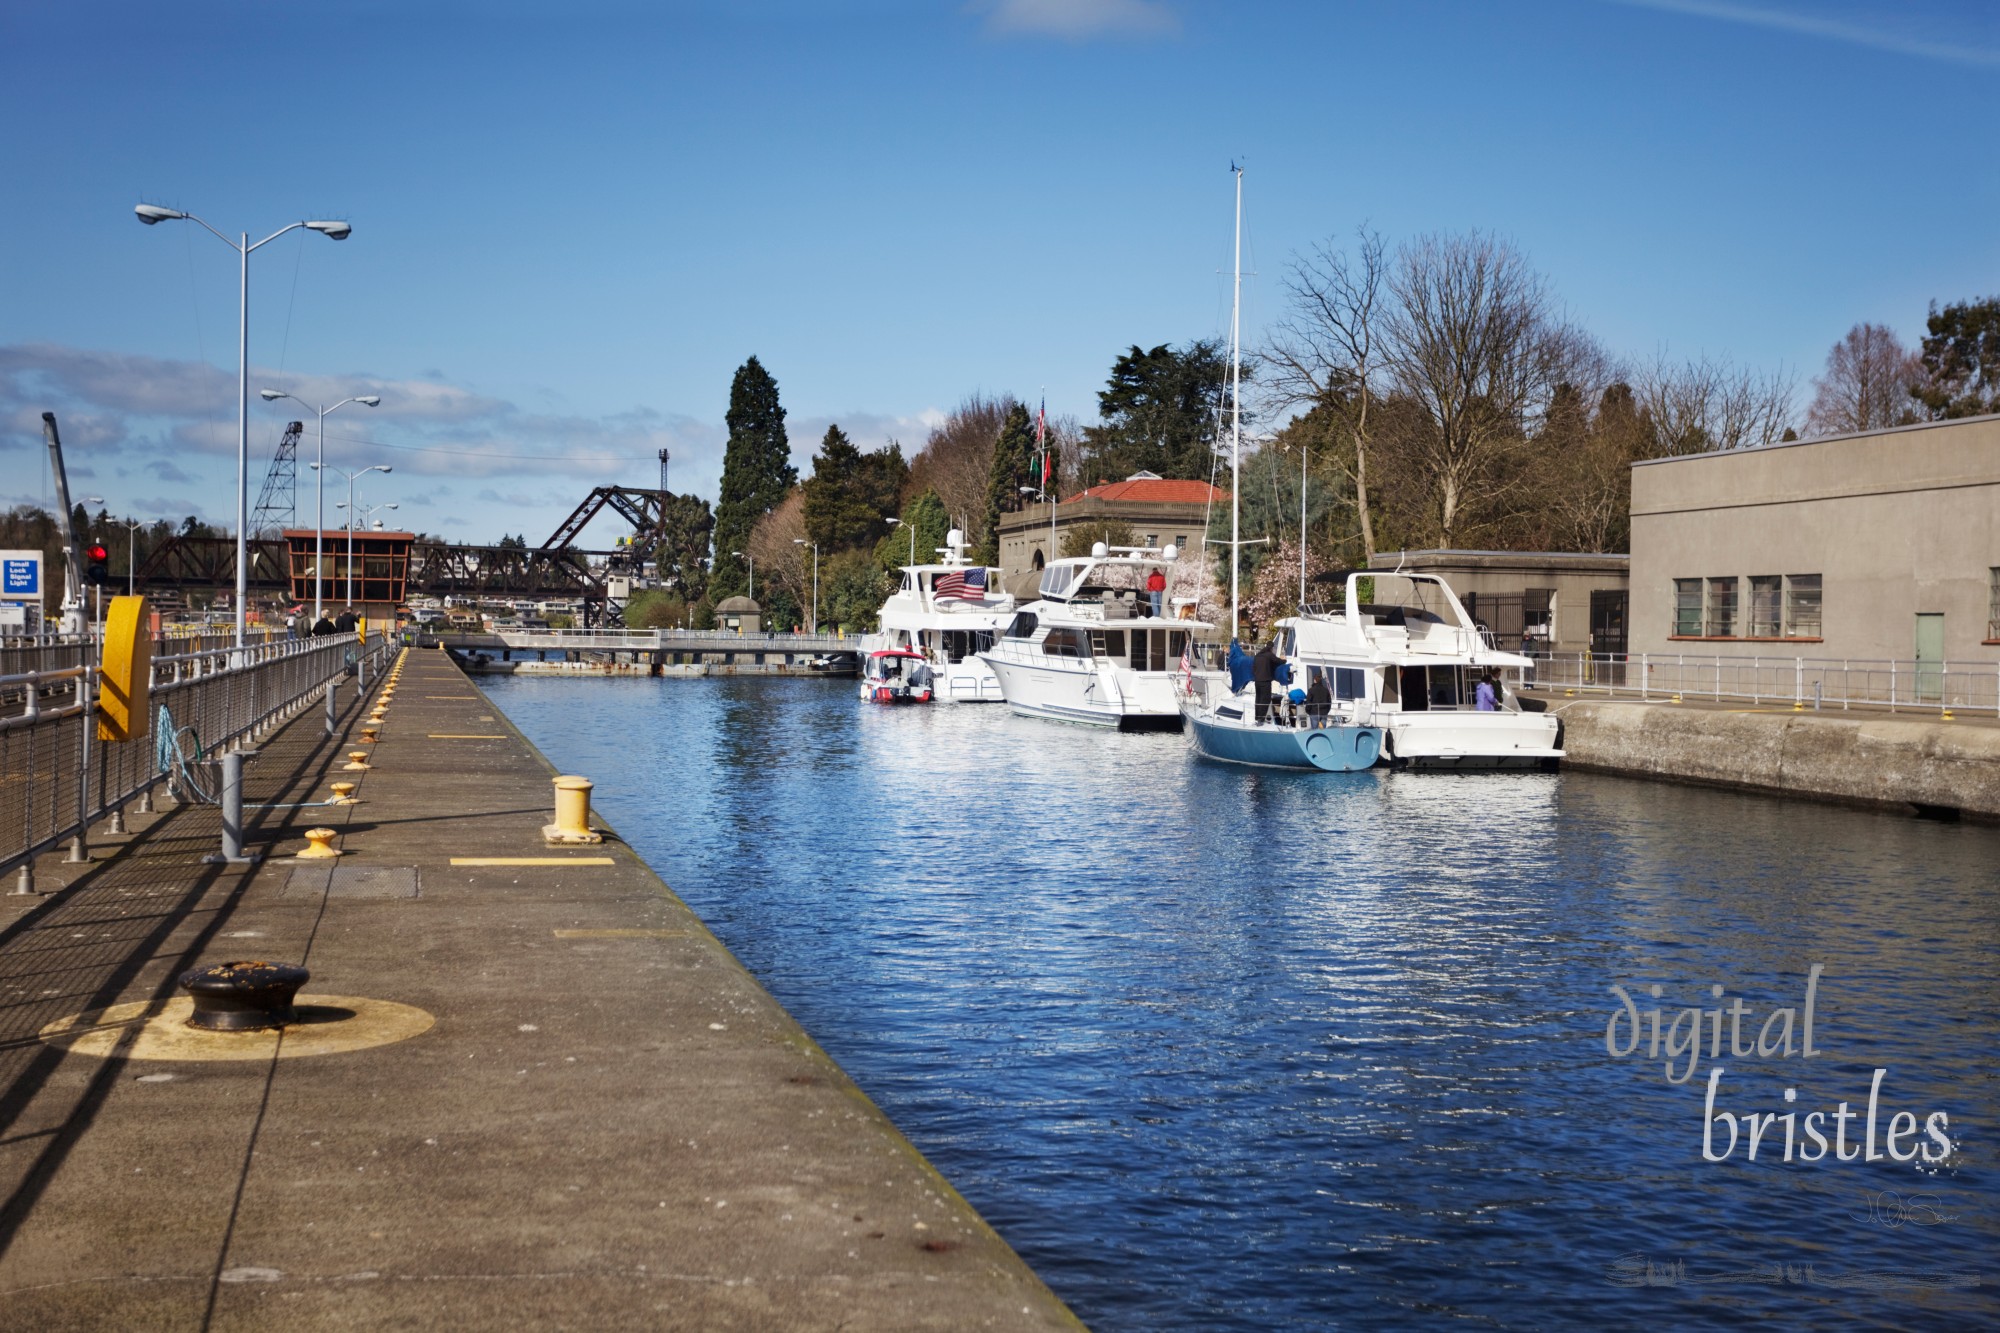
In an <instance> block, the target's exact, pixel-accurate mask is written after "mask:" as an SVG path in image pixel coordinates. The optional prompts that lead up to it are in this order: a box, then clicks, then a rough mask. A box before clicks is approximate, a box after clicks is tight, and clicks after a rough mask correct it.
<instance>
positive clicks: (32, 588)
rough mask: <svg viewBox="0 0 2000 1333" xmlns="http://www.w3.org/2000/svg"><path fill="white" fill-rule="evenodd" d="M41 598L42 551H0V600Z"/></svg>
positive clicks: (26, 600) (35, 600)
mask: <svg viewBox="0 0 2000 1333" xmlns="http://www.w3.org/2000/svg"><path fill="white" fill-rule="evenodd" d="M41 600H42V553H41V552H40V551H0V601H8V602H40V601H41Z"/></svg>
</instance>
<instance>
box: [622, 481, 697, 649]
mask: <svg viewBox="0 0 2000 1333" xmlns="http://www.w3.org/2000/svg"><path fill="white" fill-rule="evenodd" d="M664 508H665V515H664V518H663V521H662V523H661V528H662V533H661V537H660V542H659V545H658V546H656V547H654V549H653V559H654V561H655V562H656V563H657V564H658V566H659V572H660V582H661V584H662V585H664V586H665V587H666V588H668V589H670V590H672V592H673V593H674V595H675V596H676V597H678V598H680V599H681V600H683V601H690V600H693V599H695V598H698V597H700V596H701V595H702V593H703V592H704V591H705V590H706V589H707V587H708V540H709V537H710V535H711V534H712V533H713V532H714V531H715V516H714V515H713V514H712V513H710V512H709V508H708V501H706V500H704V499H702V498H701V497H700V496H698V495H670V496H668V497H667V498H666V503H665V506H664ZM628 623H629V622H628Z"/></svg>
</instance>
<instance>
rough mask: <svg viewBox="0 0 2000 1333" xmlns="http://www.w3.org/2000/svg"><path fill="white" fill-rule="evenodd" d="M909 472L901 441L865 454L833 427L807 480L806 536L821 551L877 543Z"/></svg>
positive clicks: (839, 549)
mask: <svg viewBox="0 0 2000 1333" xmlns="http://www.w3.org/2000/svg"><path fill="white" fill-rule="evenodd" d="M909 476H910V469H909V466H908V464H906V463H904V462H903V450H902V447H901V446H900V445H898V444H896V443H894V442H893V441H892V442H891V443H889V444H887V445H885V446H884V447H882V448H880V449H877V450H876V451H875V452H874V453H871V454H863V453H862V452H861V451H860V450H859V449H857V448H855V446H854V442H853V441H851V440H849V439H848V438H847V435H846V433H845V432H844V431H842V430H841V429H840V427H838V426H831V427H829V428H828V429H827V432H826V438H825V439H824V440H823V441H821V442H820V447H819V454H818V455H817V456H816V457H815V458H814V459H813V474H812V476H811V477H810V478H808V479H807V481H806V484H805V523H806V536H807V537H808V538H809V539H810V540H812V541H816V542H818V543H819V545H820V549H821V550H822V551H845V550H849V549H852V548H854V547H860V546H872V545H874V543H875V542H876V541H877V540H879V539H880V537H881V535H882V534H883V533H884V532H887V531H888V530H889V514H890V512H891V511H892V510H893V509H894V508H895V507H896V498H897V496H899V495H900V494H901V493H902V490H903V484H904V483H905V482H907V481H908V480H909Z"/></svg>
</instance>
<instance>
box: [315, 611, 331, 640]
mask: <svg viewBox="0 0 2000 1333" xmlns="http://www.w3.org/2000/svg"><path fill="white" fill-rule="evenodd" d="M333 632H334V628H333V622H332V621H331V620H328V619H327V618H326V616H324V615H321V616H320V618H319V623H318V624H316V625H314V626H313V637H314V638H318V637H320V636H321V635H322V634H332V633H333Z"/></svg>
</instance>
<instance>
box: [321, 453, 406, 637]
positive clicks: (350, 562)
mask: <svg viewBox="0 0 2000 1333" xmlns="http://www.w3.org/2000/svg"><path fill="white" fill-rule="evenodd" d="M395 470H396V469H395V468H393V467H391V466H390V465H389V464H387V463H377V464H375V465H374V466H373V467H364V468H360V469H358V470H356V471H353V472H349V471H348V470H347V469H346V468H344V467H327V466H326V465H325V464H324V463H314V464H313V471H315V472H333V473H337V474H339V475H340V476H343V477H345V478H347V503H346V504H344V505H341V506H339V508H342V509H345V510H346V511H347V515H348V523H347V604H348V606H350V607H352V606H353V605H354V521H353V520H354V481H355V478H357V477H365V476H367V475H368V474H369V473H370V472H394V471H395ZM314 623H315V624H317V623H318V622H317V621H315V622H314Z"/></svg>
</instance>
